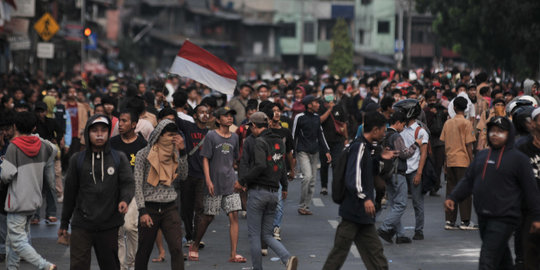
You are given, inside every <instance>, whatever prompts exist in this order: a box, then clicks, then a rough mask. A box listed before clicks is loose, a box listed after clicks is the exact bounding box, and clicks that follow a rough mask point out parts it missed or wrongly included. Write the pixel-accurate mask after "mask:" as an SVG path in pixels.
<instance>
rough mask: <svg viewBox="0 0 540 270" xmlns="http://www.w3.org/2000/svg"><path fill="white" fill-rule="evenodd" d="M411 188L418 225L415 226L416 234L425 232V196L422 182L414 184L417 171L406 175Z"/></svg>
mask: <svg viewBox="0 0 540 270" xmlns="http://www.w3.org/2000/svg"><path fill="white" fill-rule="evenodd" d="M405 176H406V178H407V182H408V184H409V187H410V188H411V195H412V201H413V208H414V219H415V221H416V225H415V226H414V231H415V232H424V194H422V182H421V181H420V184H418V185H415V184H414V183H413V180H414V177H415V176H416V171H414V172H412V173H408V174H406V175H405Z"/></svg>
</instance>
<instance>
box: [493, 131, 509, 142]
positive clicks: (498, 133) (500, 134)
mask: <svg viewBox="0 0 540 270" xmlns="http://www.w3.org/2000/svg"><path fill="white" fill-rule="evenodd" d="M489 137H498V138H500V139H502V140H506V137H507V135H506V134H505V133H504V132H495V131H490V132H489Z"/></svg>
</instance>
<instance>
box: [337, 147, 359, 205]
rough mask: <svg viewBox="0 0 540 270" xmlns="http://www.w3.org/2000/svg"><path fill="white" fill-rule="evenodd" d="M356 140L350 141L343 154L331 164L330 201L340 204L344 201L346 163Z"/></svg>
mask: <svg viewBox="0 0 540 270" xmlns="http://www.w3.org/2000/svg"><path fill="white" fill-rule="evenodd" d="M356 141H357V139H355V140H354V141H352V142H351V143H350V144H349V146H347V147H345V149H343V152H341V154H340V155H339V157H338V158H337V160H336V162H333V166H332V200H333V201H334V202H335V203H337V204H341V203H342V202H343V200H344V199H345V192H347V191H346V190H345V173H346V171H347V161H348V160H349V152H350V150H351V145H353V143H355V142H356Z"/></svg>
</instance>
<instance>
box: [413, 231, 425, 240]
mask: <svg viewBox="0 0 540 270" xmlns="http://www.w3.org/2000/svg"><path fill="white" fill-rule="evenodd" d="M412 239H413V240H424V233H423V232H422V231H416V232H414V236H413V238H412Z"/></svg>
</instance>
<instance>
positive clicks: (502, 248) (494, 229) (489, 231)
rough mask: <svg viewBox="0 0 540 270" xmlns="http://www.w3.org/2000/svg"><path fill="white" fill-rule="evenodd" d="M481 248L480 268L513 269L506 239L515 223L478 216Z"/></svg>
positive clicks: (510, 234)
mask: <svg viewBox="0 0 540 270" xmlns="http://www.w3.org/2000/svg"><path fill="white" fill-rule="evenodd" d="M478 226H479V229H480V238H482V249H481V250H480V265H479V267H478V269H480V270H491V269H512V270H513V269H514V264H513V263H512V253H511V252H510V248H509V247H508V241H509V240H510V237H511V236H512V233H513V232H514V230H515V229H516V225H515V224H512V223H509V222H504V221H501V220H498V219H494V218H485V217H481V216H478Z"/></svg>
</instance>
